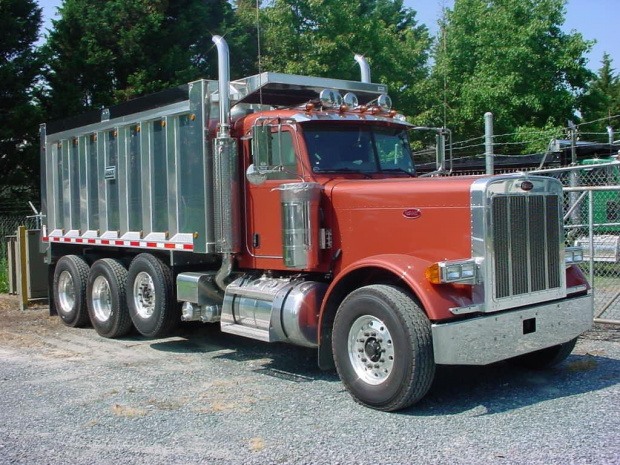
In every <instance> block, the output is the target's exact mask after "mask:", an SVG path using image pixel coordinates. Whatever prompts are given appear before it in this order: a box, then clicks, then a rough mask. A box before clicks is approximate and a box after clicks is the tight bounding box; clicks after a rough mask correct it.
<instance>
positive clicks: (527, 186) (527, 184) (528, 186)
mask: <svg viewBox="0 0 620 465" xmlns="http://www.w3.org/2000/svg"><path fill="white" fill-rule="evenodd" d="M521 189H523V190H524V191H531V190H532V189H534V184H532V183H531V182H530V181H523V182H522V183H521Z"/></svg>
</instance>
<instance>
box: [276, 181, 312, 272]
mask: <svg viewBox="0 0 620 465" xmlns="http://www.w3.org/2000/svg"><path fill="white" fill-rule="evenodd" d="M279 190H280V205H281V210H282V256H283V257H284V265H285V266H286V267H288V268H295V269H300V270H301V269H311V268H314V267H316V266H317V265H318V263H319V249H320V247H319V232H320V224H319V222H320V216H319V203H320V196H321V186H320V184H318V183H314V182H298V183H290V184H282V185H280V187H279Z"/></svg>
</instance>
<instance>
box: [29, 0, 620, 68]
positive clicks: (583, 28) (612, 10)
mask: <svg viewBox="0 0 620 465" xmlns="http://www.w3.org/2000/svg"><path fill="white" fill-rule="evenodd" d="M205 1H207V0H205ZM61 3H62V1H61V0H39V4H40V5H41V7H42V8H43V19H44V26H43V29H44V30H46V29H49V28H51V22H50V20H51V19H52V18H54V15H55V14H56V9H57V7H58V6H60V4H61ZM404 3H405V6H407V7H409V8H412V9H414V10H415V11H416V12H417V15H416V17H417V18H418V21H419V22H420V23H422V24H426V26H427V27H428V28H429V30H430V31H431V33H432V34H433V35H435V34H436V33H437V21H438V19H439V18H440V16H441V10H442V7H443V6H444V5H445V6H446V7H448V8H450V7H452V5H453V4H454V0H405V2H404ZM618 5H620V0H569V1H568V5H567V9H566V22H565V24H564V30H565V31H567V32H570V31H571V30H576V31H578V32H580V33H581V34H582V35H583V36H584V38H585V39H587V40H596V41H597V43H596V44H595V45H594V47H593V48H592V51H591V52H590V53H589V54H588V56H587V58H588V60H589V61H588V67H589V68H590V69H592V70H593V71H598V69H600V67H601V60H602V59H603V53H605V52H607V53H608V54H609V55H610V57H611V58H612V60H613V67H614V68H615V69H616V70H618V69H619V68H620V33H619V32H618V15H617V12H618Z"/></svg>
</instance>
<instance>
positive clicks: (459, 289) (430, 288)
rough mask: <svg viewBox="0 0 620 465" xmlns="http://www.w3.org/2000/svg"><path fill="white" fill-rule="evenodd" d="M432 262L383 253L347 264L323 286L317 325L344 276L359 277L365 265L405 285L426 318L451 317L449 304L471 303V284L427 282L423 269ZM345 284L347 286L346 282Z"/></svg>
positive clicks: (357, 280) (340, 286)
mask: <svg viewBox="0 0 620 465" xmlns="http://www.w3.org/2000/svg"><path fill="white" fill-rule="evenodd" d="M432 263H433V262H430V261H428V260H425V259H421V258H419V257H415V256H411V255H398V254H384V255H375V256H372V257H367V258H364V259H362V260H359V261H357V262H355V263H353V264H351V265H349V266H348V267H347V268H345V269H344V270H342V271H341V272H340V273H339V274H338V275H337V276H336V278H335V279H334V280H333V281H332V283H331V285H330V286H329V288H328V290H327V294H326V296H325V299H324V300H323V304H322V306H321V317H320V323H319V327H321V328H322V327H323V326H322V320H323V317H324V314H325V311H326V309H327V308H328V305H329V304H330V300H331V299H332V298H333V297H334V296H338V295H342V293H341V292H338V290H339V289H341V288H342V285H343V283H346V282H347V277H350V276H352V275H355V276H357V277H359V276H360V273H362V274H363V271H364V270H365V269H367V270H369V272H370V270H377V269H379V270H384V271H386V272H388V273H390V274H391V275H392V276H393V277H394V278H395V279H396V280H397V281H398V283H399V284H402V285H404V286H405V287H406V288H408V289H409V290H410V292H411V293H412V294H413V295H414V296H415V297H416V298H417V299H418V301H419V303H420V304H421V305H422V307H423V308H422V309H423V310H424V312H425V313H426V315H427V316H428V318H429V319H430V320H432V321H436V320H443V319H446V318H453V317H454V315H453V314H452V313H450V308H451V307H464V306H468V305H471V304H472V296H471V286H467V285H454V284H439V285H435V284H431V283H429V282H428V280H427V279H426V274H425V273H426V269H427V268H428V267H429V266H430V265H431V264H432ZM356 282H357V283H360V282H361V283H362V285H366V284H374V283H372V282H367V281H365V280H361V281H360V280H359V279H356ZM347 285H348V286H350V284H347ZM357 287H361V286H357ZM332 303H333V302H332Z"/></svg>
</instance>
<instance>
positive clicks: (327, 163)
mask: <svg viewBox="0 0 620 465" xmlns="http://www.w3.org/2000/svg"><path fill="white" fill-rule="evenodd" d="M303 132H304V137H305V140H306V147H307V149H308V156H309V157H310V164H311V166H312V170H313V171H314V172H315V173H328V172H343V173H347V172H356V173H405V174H408V175H410V176H413V175H414V174H415V166H414V164H413V159H412V157H411V149H410V147H409V137H408V135H407V130H406V129H403V128H390V127H386V126H370V125H339V126H338V127H334V126H329V127H328V126H325V125H320V124H307V125H304V126H303Z"/></svg>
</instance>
